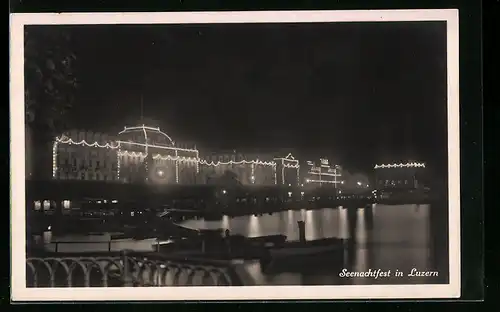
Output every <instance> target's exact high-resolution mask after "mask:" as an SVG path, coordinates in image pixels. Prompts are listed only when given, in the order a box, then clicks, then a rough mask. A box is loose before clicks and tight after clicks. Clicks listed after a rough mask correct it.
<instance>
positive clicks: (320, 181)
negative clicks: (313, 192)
mask: <svg viewBox="0 0 500 312" xmlns="http://www.w3.org/2000/svg"><path fill="white" fill-rule="evenodd" d="M306 182H307V183H320V184H321V183H331V184H336V183H339V181H329V180H311V179H307V180H306Z"/></svg>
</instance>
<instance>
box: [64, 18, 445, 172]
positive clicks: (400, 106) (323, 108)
mask: <svg viewBox="0 0 500 312" xmlns="http://www.w3.org/2000/svg"><path fill="white" fill-rule="evenodd" d="M57 27H61V26H57ZM64 27H65V28H66V27H67V28H69V29H70V32H71V34H72V39H73V43H72V49H73V50H74V53H75V54H76V56H77V68H76V72H77V76H78V79H79V82H80V88H79V90H78V93H77V103H76V104H75V107H74V109H73V111H72V112H71V117H72V120H73V124H74V126H75V127H76V128H87V129H93V130H100V131H105V132H110V133H114V132H115V131H116V129H120V128H123V126H125V125H133V124H137V123H139V122H140V111H141V109H140V102H141V95H142V96H143V98H144V115H145V117H146V118H148V119H154V120H156V121H157V122H158V124H159V126H161V128H162V129H163V130H164V131H165V132H167V133H168V134H169V135H171V136H172V137H173V138H174V140H176V141H182V140H188V141H192V142H196V143H197V144H198V145H199V146H207V147H211V148H236V149H244V148H252V149H253V148H259V147H262V148H276V149H277V148H288V147H292V148H296V149H297V150H298V153H299V154H301V155H307V156H305V157H310V156H309V155H311V156H314V155H317V156H318V157H319V156H321V155H324V156H328V157H332V158H333V159H334V160H336V161H337V162H339V163H341V164H345V165H347V166H348V167H353V168H355V167H359V168H367V167H369V166H372V165H373V163H378V162H381V161H389V160H400V159H414V160H421V161H427V162H430V163H434V164H435V165H436V166H446V157H447V156H446V150H447V141H446V101H447V99H446V25H445V24H444V23H437V22H436V23H430V22H419V23H415V22H411V23H410V22H400V23H330V24H295V25H293V24H231V25H224V24H218V25H217V24H212V25H189V26H187V25H154V26H150V25H147V26H146V25H144V26H143V25H141V26H138V25H109V26H101V25H100V26H88V25H87V26H71V27H69V26H64Z"/></svg>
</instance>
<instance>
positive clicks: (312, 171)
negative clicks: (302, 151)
mask: <svg viewBox="0 0 500 312" xmlns="http://www.w3.org/2000/svg"><path fill="white" fill-rule="evenodd" d="M306 169H307V173H306V175H305V181H304V182H305V183H306V184H307V185H309V186H331V187H333V188H338V186H339V185H340V184H341V183H343V181H342V179H341V177H342V168H341V167H340V166H339V165H331V164H330V162H329V160H328V159H326V158H320V160H319V162H318V163H316V162H314V161H307V168H306Z"/></svg>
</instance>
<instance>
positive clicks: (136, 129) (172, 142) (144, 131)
mask: <svg viewBox="0 0 500 312" xmlns="http://www.w3.org/2000/svg"><path fill="white" fill-rule="evenodd" d="M146 130H151V131H156V132H158V133H160V134H162V135H163V136H165V137H166V138H167V139H168V140H169V141H170V143H171V144H172V145H175V142H174V141H173V140H172V138H171V137H170V136H169V135H168V134H166V133H165V132H163V131H161V130H160V128H159V127H157V128H153V127H148V126H146V125H142V126H136V127H124V129H123V130H122V131H120V132H119V133H118V134H124V133H127V132H131V131H142V132H143V133H144V137H145V139H146V142H147V134H146Z"/></svg>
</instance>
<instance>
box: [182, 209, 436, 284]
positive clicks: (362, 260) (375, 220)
mask: <svg viewBox="0 0 500 312" xmlns="http://www.w3.org/2000/svg"><path fill="white" fill-rule="evenodd" d="M434 208H436V207H434ZM439 209H444V207H439ZM371 211H372V217H371V220H370V217H369V216H368V214H369V212H368V211H367V209H357V211H356V214H357V221H356V231H355V233H354V234H353V236H354V237H355V238H356V241H357V242H356V245H355V247H354V250H353V255H352V258H351V259H352V260H351V261H352V263H346V264H345V265H346V267H348V268H349V270H352V271H367V270H368V269H370V268H371V269H372V270H373V269H379V268H380V269H382V270H391V271H392V272H394V271H395V270H396V269H399V270H400V271H404V272H409V271H410V270H411V269H412V268H417V269H419V270H422V271H425V270H428V269H430V266H429V265H430V264H429V259H430V240H429V239H430V237H429V235H430V233H429V224H430V222H429V211H430V205H394V206H388V205H378V206H375V205H374V207H373V209H372V210H371ZM298 221H305V225H306V226H305V230H306V239H308V240H312V239H319V238H328V237H337V238H344V239H346V238H351V235H350V233H349V225H348V210H347V209H344V208H340V209H320V210H305V209H302V210H299V211H283V212H280V213H274V214H272V215H267V214H265V215H262V216H253V215H252V216H243V217H235V218H229V217H227V216H225V217H224V218H223V219H222V220H221V221H203V220H189V221H186V222H184V223H183V225H185V226H188V227H192V228H206V229H218V228H224V229H229V230H230V231H231V234H240V235H244V236H248V237H257V236H265V235H277V234H283V235H286V236H287V239H288V240H291V241H293V240H298V239H299V233H298V226H297V222H298ZM370 222H371V226H370V224H369V223H370ZM245 268H246V270H247V271H248V273H250V275H251V276H252V277H253V278H254V279H255V281H256V283H258V284H272V285H301V284H302V285H303V284H352V283H353V284H373V283H374V281H373V280H370V279H366V278H354V279H350V280H349V281H346V280H340V278H339V277H338V273H339V268H332V270H331V271H330V272H326V273H325V272H324V271H322V272H321V273H317V274H315V273H310V272H308V273H282V274H276V275H264V274H263V273H262V272H261V270H260V265H259V262H258V261H249V262H247V263H246V264H245ZM405 275H406V274H405ZM425 281H426V280H425V279H424V278H423V277H422V278H419V279H418V280H416V279H415V278H414V279H412V280H411V281H410V280H409V279H408V278H407V277H405V278H397V279H395V278H391V279H385V280H382V279H379V280H377V281H375V282H376V283H408V282H410V283H425Z"/></svg>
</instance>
